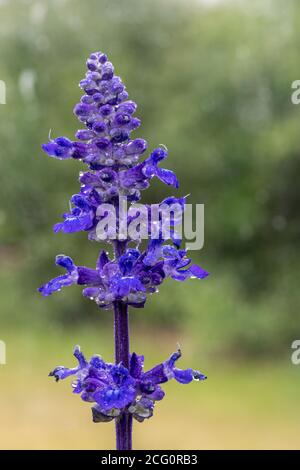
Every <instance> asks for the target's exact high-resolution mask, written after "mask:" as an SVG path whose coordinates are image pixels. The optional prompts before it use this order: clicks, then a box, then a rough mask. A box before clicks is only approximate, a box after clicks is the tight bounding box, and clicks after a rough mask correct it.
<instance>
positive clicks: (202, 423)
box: [0, 329, 300, 449]
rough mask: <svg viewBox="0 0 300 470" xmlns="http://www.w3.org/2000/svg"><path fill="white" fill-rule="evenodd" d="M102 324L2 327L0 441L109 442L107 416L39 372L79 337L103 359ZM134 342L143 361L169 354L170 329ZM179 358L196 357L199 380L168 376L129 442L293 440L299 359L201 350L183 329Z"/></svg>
mask: <svg viewBox="0 0 300 470" xmlns="http://www.w3.org/2000/svg"><path fill="white" fill-rule="evenodd" d="M110 338H111V331H110V330H108V329H104V330H103V331H99V332H97V331H95V330H89V329H85V330H82V329H77V330H74V329H73V330H71V331H69V332H68V333H66V332H63V331H57V330H55V331H54V330H51V329H48V330H47V331H42V330H35V331H34V330H32V331H31V332H29V331H27V332H23V333H22V334H21V333H17V334H16V333H15V332H12V331H10V332H9V331H7V332H6V334H5V335H4V337H3V339H5V341H6V344H7V365H6V366H1V368H0V374H1V400H0V416H1V428H0V448H1V449H79V448H80V449H105V448H110V449H112V448H114V427H113V424H112V423H109V424H103V425H100V424H99V425H96V424H93V423H92V422H91V416H90V409H89V408H90V406H89V405H88V404H85V403H83V402H81V400H80V399H79V397H78V396H75V395H72V393H71V387H70V383H67V381H66V382H61V383H59V384H56V383H55V382H54V381H52V380H51V379H50V378H48V377H47V373H48V371H49V370H50V369H51V368H52V367H53V366H55V365H58V364H65V365H70V366H71V365H72V363H73V362H72V361H73V359H72V357H71V351H72V347H73V345H74V343H77V342H78V343H80V344H81V346H82V348H83V350H84V351H86V352H87V354H92V353H93V352H101V354H102V355H103V356H104V357H105V358H106V359H108V360H112V358H113V351H112V345H111V341H110ZM134 338H135V339H134V341H133V349H135V350H137V351H141V350H143V351H144V352H145V355H146V367H151V366H152V365H153V364H154V363H155V362H156V361H159V360H161V359H163V358H165V357H167V356H168V354H169V353H170V351H171V350H172V349H173V348H174V346H175V343H176V341H177V340H178V335H174V334H171V333H167V332H165V333H164V332H159V331H153V332H152V333H151V334H150V335H149V334H145V332H142V331H134ZM181 343H182V346H183V352H184V356H183V358H182V360H181V366H182V367H187V366H189V365H192V366H193V367H197V366H198V367H199V368H200V369H201V370H203V371H204V372H206V373H207V374H208V376H209V378H208V380H207V381H206V382H204V383H200V384H199V383H193V384H191V385H189V386H183V385H179V384H176V383H169V384H167V385H166V386H165V390H166V392H167V396H166V398H165V399H164V400H163V401H162V402H161V403H158V404H157V407H156V410H155V415H154V417H153V418H152V419H151V420H149V421H147V422H144V423H143V424H139V423H135V426H134V445H135V448H136V449H150V448H151V449H254V448H255V449H269V448H270V449H271V448H274V449H276V448H277V449H278V448H282V449H293V448H294V449H299V448H300V442H299V433H300V420H299V418H300V400H299V394H298V391H297V390H298V389H299V385H300V368H297V367H296V366H292V365H291V363H290V361H289V357H286V360H285V361H284V362H282V361H281V362H277V361H276V360H274V362H272V361H270V360H269V361H268V362H265V363H262V362H260V363H259V366H258V364H257V363H255V362H251V363H249V362H240V361H236V360H235V361H234V360H232V362H231V363H230V362H228V361H224V360H223V359H222V357H221V356H220V357H214V358H211V357H210V358H209V357H206V358H204V357H200V356H199V354H198V353H197V349H198V348H197V345H196V344H193V343H191V342H190V341H188V339H187V338H184V337H182V338H181Z"/></svg>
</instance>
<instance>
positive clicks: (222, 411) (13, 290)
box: [0, 0, 300, 449]
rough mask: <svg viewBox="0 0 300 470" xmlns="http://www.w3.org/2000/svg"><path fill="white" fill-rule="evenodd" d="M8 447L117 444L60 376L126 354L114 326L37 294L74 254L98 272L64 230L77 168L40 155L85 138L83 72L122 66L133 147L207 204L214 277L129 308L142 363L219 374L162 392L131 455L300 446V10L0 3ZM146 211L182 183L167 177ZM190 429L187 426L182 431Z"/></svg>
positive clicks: (70, 302)
mask: <svg viewBox="0 0 300 470" xmlns="http://www.w3.org/2000/svg"><path fill="white" fill-rule="evenodd" d="M0 18H1V21H0V44H1V48H0V79H1V80H4V81H5V83H6V87H7V97H6V100H7V104H6V105H0V142H1V150H0V152H1V157H0V170H1V172H0V175H1V185H0V201H1V203H0V234H1V245H0V281H1V282H0V298H1V333H0V336H1V339H2V340H3V341H5V342H6V346H7V365H5V366H0V383H1V386H0V394H1V400H0V415H1V423H0V447H1V448H3V449H6V448H15V449H29V448H31V449H45V448H50V449H56V448H61V449H65V448H67V449H69V448H99V449H100V448H113V446H114V437H113V425H112V424H105V425H104V424H103V425H94V424H93V423H91V420H90V411H89V406H84V404H82V403H81V402H80V401H79V398H78V397H74V396H71V393H70V392H71V390H70V384H68V383H65V384H60V385H56V384H54V383H53V382H51V381H50V380H49V379H48V378H47V373H48V371H49V370H50V369H51V368H52V367H53V366H55V365H57V364H59V363H64V364H66V365H71V364H72V360H73V359H72V357H71V353H72V347H73V345H74V344H77V343H79V344H81V345H82V347H83V349H84V350H85V351H86V352H87V354H92V353H94V352H99V353H101V354H102V355H103V356H104V357H105V358H106V359H107V360H112V359H113V340H112V314H111V312H102V311H98V310H97V308H96V307H95V305H94V304H93V303H91V302H88V301H87V300H85V299H83V298H82V296H81V292H80V289H78V288H76V286H74V287H71V288H68V289H66V290H64V291H63V292H61V293H59V294H57V295H53V296H51V297H49V298H48V299H43V298H42V297H40V296H39V294H38V293H37V292H36V288H37V287H38V286H39V285H40V284H41V283H43V282H45V281H46V280H48V279H50V277H52V276H54V275H57V273H58V270H57V269H56V267H55V266H54V257H55V255H56V254H57V253H66V254H68V255H70V256H72V257H74V259H75V261H76V262H77V263H78V264H87V265H90V266H93V264H94V262H95V258H96V256H97V252H98V250H99V245H98V246H97V245H96V244H95V243H90V242H88V241H87V239H86V236H85V235H84V234H74V235H69V236H68V235H65V234H56V235H55V234H54V233H53V232H52V225H53V224H54V223H55V222H57V221H58V220H59V219H60V215H61V213H63V212H65V211H66V209H67V208H68V199H69V197H70V196H71V195H72V194H73V193H75V192H77V189H78V182H77V178H78V172H79V170H80V169H81V166H80V163H79V162H76V161H65V162H58V161H56V160H54V159H50V158H47V157H46V156H45V155H44V154H43V152H42V151H41V149H40V145H41V143H43V142H46V141H47V139H48V132H49V130H50V129H51V130H52V135H53V136H54V137H56V136H59V135H66V136H68V137H69V138H72V136H73V135H74V132H75V131H76V130H77V129H78V122H77V120H76V118H75V117H74V116H73V114H72V109H73V106H74V104H75V103H76V102H77V101H78V99H79V97H80V95H81V92H80V89H79V88H78V86H77V84H78V82H79V81H80V79H81V78H82V77H83V75H84V73H85V59H86V57H87V56H88V55H89V54H90V53H91V52H92V51H95V50H102V51H104V52H106V53H107V54H108V55H109V58H110V60H111V61H112V62H113V63H114V65H115V68H116V72H117V73H118V74H119V75H121V77H122V79H123V81H124V82H125V84H126V85H127V90H128V92H129V94H130V97H131V99H133V100H135V101H136V102H137V103H138V105H139V108H138V113H137V115H138V116H139V117H140V118H141V119H142V122H143V125H142V126H141V128H140V129H139V131H138V132H136V133H135V136H141V137H144V138H146V139H147V140H148V142H149V148H154V147H155V146H157V145H158V144H159V143H164V144H166V145H167V147H168V149H169V159H168V161H167V164H166V166H167V167H168V168H170V169H173V170H175V171H176V173H177V175H178V176H179V179H180V182H181V185H180V189H179V190H178V191H177V192H175V193H173V194H176V195H177V194H178V195H183V194H188V193H191V196H190V199H189V202H193V203H204V204H205V246H204V248H203V249H202V250H201V251H200V252H193V259H194V260H195V261H198V262H199V263H200V264H201V266H203V267H204V268H205V269H207V270H208V271H210V272H211V276H210V277H209V278H207V279H206V280H204V281H199V282H197V281H196V280H191V281H189V282H187V283H178V282H176V281H172V282H166V283H165V284H164V285H163V286H162V287H161V290H160V294H159V295H155V296H152V297H151V298H149V300H148V302H147V303H146V307H145V309H144V310H135V311H133V312H132V315H131V324H132V349H133V350H136V351H137V352H144V351H145V354H147V355H146V366H147V367H151V366H152V365H153V364H154V363H155V361H161V360H162V359H164V358H165V357H167V356H168V355H169V353H170V352H172V351H173V350H174V347H176V342H177V341H179V342H180V344H181V347H182V350H183V353H184V356H183V358H182V361H181V365H182V367H185V366H186V367H187V366H190V365H191V366H193V367H194V368H199V369H200V370H202V371H203V372H205V373H207V375H208V376H209V379H208V381H206V382H205V383H203V384H193V385H190V386H189V387H185V386H180V385H179V384H167V387H166V389H167V392H168V393H167V395H168V396H167V398H166V399H165V400H164V401H163V402H162V403H159V404H158V405H157V409H156V412H155V417H154V418H153V419H152V420H150V421H149V422H147V423H144V424H142V425H141V424H136V425H135V434H134V439H135V447H136V448H141V449H142V448H161V449H168V448H169V449H176V448H178V449H189V448H190V449H192V448H194V449H202V448H214V449H223V448H225V449H227V448H243V449H246V448H259V449H262V448H299V447H300V445H299V444H300V442H299V434H300V420H299V418H300V400H299V393H298V390H299V386H300V366H299V367H296V366H293V365H292V364H291V360H290V355H291V343H292V341H293V340H294V339H297V338H298V337H299V336H300V313H299V307H300V294H299V260H300V253H299V240H300V238H299V232H300V214H299V203H300V195H299V177H300V137H299V136H300V133H299V128H300V107H297V106H296V105H293V104H292V103H291V93H292V90H291V84H292V82H293V81H294V80H297V79H299V78H300V62H299V48H300V33H299V31H300V4H299V2H297V1H296V0H273V1H272V0H259V1H258V0H255V1H251V2H249V1H248V2H247V1H230V0H227V1H226V0H223V1H221V0H198V1H196V0H194V1H189V0H181V1H180V0H177V1H176V0H160V1H159V0H143V1H141V0H127V1H124V0H123V1H122V0H110V1H104V0H87V1H85V2H83V1H79V0H51V1H37V0H23V1H22V0H15V1H5V0H1V1H0ZM143 195H144V201H147V202H158V201H159V200H161V199H162V198H163V197H165V196H167V195H170V190H169V188H166V187H164V185H162V184H160V183H159V182H157V181H155V182H154V181H153V184H152V186H151V189H150V190H148V191H147V192H145V193H144V194H143ZM183 427H184V432H182V430H183Z"/></svg>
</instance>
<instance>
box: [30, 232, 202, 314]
mask: <svg viewBox="0 0 300 470" xmlns="http://www.w3.org/2000/svg"><path fill="white" fill-rule="evenodd" d="M190 263H191V260H190V259H189V258H187V257H186V252H185V250H179V249H177V248H176V247H174V246H171V245H163V244H162V241H161V240H151V241H150V243H149V245H148V248H147V249H146V250H145V251H139V250H138V249H132V248H129V249H127V250H126V252H125V253H124V254H123V255H122V256H121V257H120V258H119V259H117V260H112V261H111V260H110V259H109V258H108V255H107V254H106V253H105V252H104V251H101V252H100V255H99V258H98V261H97V264H96V268H95V269H91V268H87V267H85V266H78V267H77V266H75V264H74V263H73V261H72V260H71V258H69V257H67V256H64V255H60V256H58V257H57V258H56V264H58V265H60V266H62V267H64V268H65V269H66V270H67V274H65V275H63V276H58V277H56V278H54V279H52V280H51V281H49V282H48V283H47V284H45V285H43V286H42V287H40V289H39V291H40V292H41V293H42V294H43V295H45V296H47V295H50V294H52V293H53V292H55V291H57V290H60V289H61V288H62V287H64V286H70V285H72V284H79V285H84V286H88V287H86V288H84V290H83V295H84V296H85V297H88V298H89V299H91V300H94V301H95V302H96V303H97V305H99V307H101V308H104V309H108V308H112V306H113V305H112V304H113V302H114V301H122V302H125V303H127V304H128V305H131V306H133V307H137V308H140V307H143V306H144V304H145V302H146V298H147V293H151V294H152V293H154V292H157V287H158V286H159V285H160V284H161V283H162V282H163V281H164V280H165V279H166V278H167V277H172V278H173V279H175V280H177V281H185V280H186V279H188V278H190V277H197V278H199V279H203V278H205V277H206V276H207V275H208V273H207V272H206V271H205V270H204V269H202V268H200V267H199V266H197V265H193V264H192V265H191V264H190Z"/></svg>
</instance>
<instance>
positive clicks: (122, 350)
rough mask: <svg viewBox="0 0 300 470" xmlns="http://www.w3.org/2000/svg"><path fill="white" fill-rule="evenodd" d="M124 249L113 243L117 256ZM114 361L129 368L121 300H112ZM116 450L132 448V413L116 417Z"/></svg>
mask: <svg viewBox="0 0 300 470" xmlns="http://www.w3.org/2000/svg"><path fill="white" fill-rule="evenodd" d="M125 249H126V245H125V244H124V245H123V244H122V242H116V243H115V256H116V258H118V257H119V256H121V254H122V253H123V252H124V250H125ZM114 330H115V362H116V364H119V363H120V362H122V363H123V365H124V366H125V367H126V368H127V369H129V354H130V349H129V321H128V305H127V304H126V303H124V302H122V301H115V302H114ZM116 445H117V450H131V449H132V415H131V414H130V413H127V412H126V411H125V412H123V413H122V415H121V416H120V417H119V418H117V419H116Z"/></svg>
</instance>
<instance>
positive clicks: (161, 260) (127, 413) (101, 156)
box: [39, 52, 208, 450]
mask: <svg viewBox="0 0 300 470" xmlns="http://www.w3.org/2000/svg"><path fill="white" fill-rule="evenodd" d="M87 69H88V70H87V73H86V76H85V78H84V79H83V80H82V81H81V82H80V87H81V88H82V89H83V90H84V95H83V96H82V98H81V100H80V103H78V104H77V105H76V106H75V108H74V113H75V115H76V116H77V117H78V119H79V121H80V122H82V123H83V124H84V125H85V128H84V129H80V130H78V131H77V133H76V138H77V140H76V141H71V140H69V139H68V138H66V137H58V138H56V139H53V140H50V142H48V143H46V144H44V145H43V146H42V148H43V150H44V151H45V152H46V153H47V154H48V155H49V156H50V157H54V158H57V159H60V160H65V159H70V158H73V159H77V160H80V161H83V162H84V163H85V164H86V165H87V166H88V169H87V171H85V172H81V173H80V175H79V181H80V190H79V192H78V193H77V194H75V195H73V196H72V198H71V206H70V207H71V209H70V212H68V213H65V214H63V221H62V222H59V223H57V224H56V225H54V232H59V231H62V232H65V233H73V232H78V231H85V232H87V234H88V238H89V239H90V240H94V241H102V240H107V241H108V242H110V243H111V244H112V245H113V250H114V257H113V259H110V257H109V255H108V253H106V252H105V251H100V253H99V256H98V259H97V263H96V267H95V268H94V269H93V268H88V267H85V266H76V265H75V264H74V262H73V260H72V259H71V258H70V257H68V256H65V255H58V256H57V257H56V264H57V265H58V266H61V267H62V268H64V269H65V270H66V274H63V275H60V276H58V277H56V278H54V279H52V280H50V281H49V282H48V283H46V284H44V285H43V286H41V287H40V288H39V291H40V292H41V294H42V295H44V296H48V295H50V294H52V293H53V292H55V291H59V290H61V288H62V287H65V286H70V285H72V284H79V285H81V286H84V289H83V295H84V296H85V297H88V298H89V299H91V300H93V301H95V302H96V304H97V305H98V306H99V307H100V308H103V309H113V311H114V327H115V328H114V333H115V365H113V364H110V363H106V362H104V361H103V359H102V358H101V357H100V356H97V355H95V356H93V357H92V358H91V359H90V361H87V360H86V359H85V357H84V355H83V354H82V352H81V351H80V348H79V347H78V346H76V347H75V350H74V356H75V357H76V359H77V360H78V366H77V367H75V368H72V369H69V368H65V367H62V366H60V367H56V368H55V369H54V370H53V371H52V372H50V375H51V376H54V377H55V379H56V380H60V379H64V378H66V377H69V376H74V377H75V379H74V382H73V391H74V393H78V394H81V398H82V399H83V400H84V401H87V402H91V403H94V405H93V407H92V413H93V421H94V422H100V421H102V422H103V421H112V420H115V421H116V436H117V449H119V450H128V449H131V448H132V442H131V441H132V438H131V435H132V418H133V417H134V418H135V419H136V420H138V421H143V420H144V419H146V418H150V417H151V416H152V414H153V409H154V404H155V402H156V401H158V400H161V399H162V398H163V397H164V392H163V390H162V389H161V387H160V384H162V383H164V382H167V381H168V380H170V379H172V378H174V379H175V380H176V381H177V382H180V383H182V384H187V383H189V382H191V381H192V380H193V379H195V380H203V379H205V378H206V377H205V376H204V375H203V374H201V373H200V372H198V371H194V370H192V369H186V370H181V369H178V368H177V367H175V363H176V361H177V360H178V359H179V358H180V356H181V352H180V350H178V351H177V352H175V353H174V354H172V355H171V357H170V358H169V359H168V360H167V361H165V362H163V363H161V364H159V365H157V366H155V367H154V368H153V369H151V370H149V371H147V372H144V371H143V363H144V357H143V356H139V355H137V354H135V353H132V354H130V349H129V328H128V307H129V306H131V307H136V308H142V307H144V305H145V302H146V299H147V294H152V293H154V292H157V290H158V286H159V285H160V284H162V282H163V281H164V280H165V279H166V278H167V277H171V278H173V279H175V280H177V281H184V280H186V279H188V278H191V277H196V278H198V279H203V278H205V277H206V276H207V275H208V273H207V272H206V271H205V270H204V269H202V268H201V267H200V266H197V265H195V264H191V260H190V259H189V258H188V257H187V252H186V250H184V249H181V248H180V242H181V239H180V237H178V234H176V231H175V225H176V224H177V223H178V220H177V217H178V216H177V215H176V214H175V212H173V215H172V217H171V219H170V230H169V231H168V232H167V233H166V231H165V230H164V227H163V221H162V220H161V219H160V218H159V219H158V221H157V220H156V221H155V223H152V224H151V222H152V217H151V210H150V207H149V206H147V207H146V217H147V219H149V220H150V226H151V230H150V231H149V230H148V229H147V230H146V232H147V236H149V238H150V239H149V241H148V243H147V246H146V248H145V249H144V250H143V249H141V237H140V236H139V235H135V236H133V235H132V234H130V233H128V232H126V236H124V231H123V230H122V227H121V225H124V224H122V223H121V218H120V206H121V204H120V201H121V198H124V197H125V198H126V200H127V201H129V203H130V205H131V206H133V205H134V204H135V203H136V202H137V201H139V200H140V198H141V190H143V189H146V188H148V187H149V184H150V180H151V179H152V178H153V177H157V178H158V179H160V180H161V181H162V182H163V183H165V184H167V185H169V186H173V187H175V188H178V180H177V177H176V175H175V174H174V173H173V172H172V171H170V170H167V169H164V168H161V167H160V166H159V164H160V162H161V161H162V160H164V159H165V158H166V157H167V154H168V153H167V150H166V148H164V147H162V146H161V147H158V148H156V149H155V150H153V151H152V152H151V154H150V156H148V157H147V158H145V159H144V160H143V161H140V158H141V156H142V155H143V154H144V153H145V152H146V150H147V142H146V141H145V140H143V139H133V140H132V139H131V132H132V131H134V130H135V129H137V128H138V127H139V125H140V120H139V119H138V118H136V117H134V116H133V115H134V113H135V111H136V108H137V106H136V104H135V103H134V102H133V101H130V100H129V99H128V93H127V92H126V90H125V86H124V84H123V83H122V80H121V79H120V77H118V76H116V75H115V74H114V67H113V65H112V64H111V62H109V61H108V59H107V56H106V55H105V54H103V53H101V52H96V53H93V54H91V55H90V57H89V59H88V60H87ZM174 204H175V205H176V206H177V209H178V210H179V214H182V212H183V211H184V206H185V198H175V197H169V198H167V199H165V200H164V201H163V202H162V203H161V205H164V206H165V207H170V206H172V205H174ZM103 208H104V209H105V210H103ZM114 211H116V216H117V224H116V228H115V230H114V231H113V232H111V231H110V227H109V223H108V224H107V225H108V226H107V227H106V228H107V230H106V231H105V233H104V235H103V233H101V234H100V235H99V230H98V227H99V224H100V225H101V224H103V222H104V221H105V220H109V216H110V215H111V213H112V212H114ZM177 212H178V211H177ZM174 214H175V215H174ZM138 215H139V214H138V213H132V212H130V208H129V210H128V211H127V212H126V221H125V225H126V228H128V225H129V224H130V223H132V222H136V223H137V218H138ZM153 226H154V230H153ZM140 232H141V230H140V231H138V234H139V233H140ZM166 242H167V243H166ZM129 244H130V246H129ZM132 245H134V247H132Z"/></svg>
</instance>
